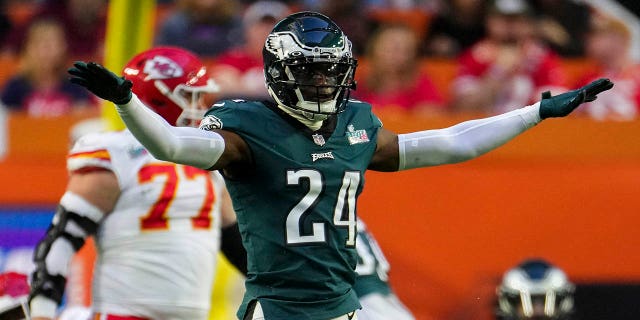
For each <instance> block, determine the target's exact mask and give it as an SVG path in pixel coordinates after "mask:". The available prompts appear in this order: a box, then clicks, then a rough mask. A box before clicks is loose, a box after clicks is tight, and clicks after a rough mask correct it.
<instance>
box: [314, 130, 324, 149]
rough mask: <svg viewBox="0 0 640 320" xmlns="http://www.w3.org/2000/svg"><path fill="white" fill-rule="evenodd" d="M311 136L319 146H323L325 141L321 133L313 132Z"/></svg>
mask: <svg viewBox="0 0 640 320" xmlns="http://www.w3.org/2000/svg"><path fill="white" fill-rule="evenodd" d="M311 137H312V138H313V142H314V143H315V144H317V145H319V146H321V147H322V146H324V144H325V143H326V141H324V137H323V136H322V135H321V134H317V133H316V134H314V135H312V136H311Z"/></svg>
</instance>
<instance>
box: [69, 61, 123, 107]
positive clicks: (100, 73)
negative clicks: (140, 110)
mask: <svg viewBox="0 0 640 320" xmlns="http://www.w3.org/2000/svg"><path fill="white" fill-rule="evenodd" d="M67 72H68V73H69V74H70V75H71V78H69V80H70V81H71V82H73V83H75V84H78V85H81V86H83V87H85V88H87V89H88V90H89V91H91V92H93V94H95V95H96V96H98V97H100V98H102V99H105V100H109V101H111V102H113V103H115V104H126V103H127V102H129V100H131V87H132V86H133V83H132V82H131V81H130V80H127V79H125V78H124V77H119V76H117V75H116V74H115V73H113V72H111V71H109V70H107V69H106V68H105V67H103V66H101V65H99V64H97V63H95V62H89V63H86V62H83V61H76V62H75V63H74V64H73V67H72V68H69V70H67Z"/></svg>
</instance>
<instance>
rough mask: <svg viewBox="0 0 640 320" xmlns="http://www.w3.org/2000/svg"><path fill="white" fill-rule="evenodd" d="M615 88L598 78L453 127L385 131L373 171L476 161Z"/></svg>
mask: <svg viewBox="0 0 640 320" xmlns="http://www.w3.org/2000/svg"><path fill="white" fill-rule="evenodd" d="M612 87H613V83H612V82H611V81H609V79H598V80H596V81H594V82H592V83H590V84H588V85H586V86H584V87H581V88H579V89H576V90H573V91H568V92H565V93H562V94H559V95H557V96H551V94H550V93H548V92H545V93H544V94H543V95H542V100H541V101H539V102H537V103H535V104H533V105H530V106H526V107H524V108H521V109H517V110H513V111H510V112H507V113H503V114H501V115H497V116H494V117H489V118H484V119H477V120H471V121H465V122H462V123H459V124H457V125H454V126H452V127H449V128H444V129H437V130H426V131H419V132H413V133H408V134H400V135H397V140H396V139H395V138H396V137H395V136H394V134H393V133H391V132H389V131H386V130H381V132H380V133H379V134H378V143H379V145H378V149H377V150H376V155H374V158H373V161H372V163H371V165H370V169H373V170H381V171H388V170H389V169H390V168H391V167H393V168H398V169H397V170H405V169H412V168H420V167H427V166H434V165H440V164H448V163H457V162H462V161H466V160H469V159H473V158H475V157H478V156H480V155H482V154H484V153H487V152H489V151H491V150H493V149H495V148H497V147H499V146H501V145H503V144H505V143H506V142H507V141H509V140H511V139H513V138H514V137H516V136H517V135H519V134H521V133H522V132H524V131H526V130H527V129H529V128H531V127H533V126H535V125H536V124H538V123H539V122H540V121H542V120H543V119H546V118H551V117H564V116H566V115H568V114H570V113H571V112H572V111H573V110H574V109H575V108H577V107H578V106H579V105H581V104H582V103H584V102H589V101H593V100H595V99H596V98H597V95H598V94H599V93H601V92H603V91H606V90H609V89H611V88H612ZM396 141H397V143H396ZM395 155H397V158H396V157H395Z"/></svg>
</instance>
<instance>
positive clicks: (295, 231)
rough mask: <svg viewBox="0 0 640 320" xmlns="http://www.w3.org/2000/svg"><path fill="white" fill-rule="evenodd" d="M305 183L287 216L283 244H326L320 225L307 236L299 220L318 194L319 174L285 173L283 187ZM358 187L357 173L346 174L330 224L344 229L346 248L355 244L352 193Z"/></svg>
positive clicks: (319, 185) (320, 187)
mask: <svg viewBox="0 0 640 320" xmlns="http://www.w3.org/2000/svg"><path fill="white" fill-rule="evenodd" d="M302 179H308V180H309V190H308V191H307V193H306V194H305V195H304V197H303V198H302V199H300V202H298V204H296V205H295V206H294V207H293V208H292V209H291V211H289V215H288V216H287V243H288V244H301V243H313V242H324V241H326V235H325V226H324V223H323V222H314V223H313V224H312V226H313V229H312V231H311V234H307V235H302V234H301V229H302V227H301V220H302V218H303V217H304V216H305V215H307V214H309V213H310V211H309V208H311V207H312V206H314V205H315V203H316V201H317V200H318V197H319V196H320V194H321V193H322V189H323V185H322V184H323V181H324V179H323V178H322V174H321V173H320V172H319V171H317V170H313V169H302V170H297V171H295V170H289V171H287V185H289V186H295V185H300V180H302ZM359 184H360V172H358V171H346V172H345V173H344V176H343V177H342V186H341V187H340V190H339V191H338V197H337V201H336V205H335V210H334V212H333V224H334V225H336V226H338V227H343V228H347V230H348V237H347V241H346V243H345V244H346V245H347V246H355V244H356V192H357V190H358V185H359ZM345 205H346V206H347V216H346V220H345V219H343V212H344V209H345V208H344V206H345Z"/></svg>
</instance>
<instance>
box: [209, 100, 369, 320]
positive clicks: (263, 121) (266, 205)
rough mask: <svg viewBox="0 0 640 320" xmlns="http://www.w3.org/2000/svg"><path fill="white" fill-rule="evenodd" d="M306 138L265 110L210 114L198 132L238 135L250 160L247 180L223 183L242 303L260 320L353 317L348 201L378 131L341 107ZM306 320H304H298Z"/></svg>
mask: <svg viewBox="0 0 640 320" xmlns="http://www.w3.org/2000/svg"><path fill="white" fill-rule="evenodd" d="M349 104H350V105H349V106H348V107H347V108H346V110H345V111H344V112H343V113H341V114H340V115H339V116H338V117H334V118H330V119H329V120H325V126H326V127H325V128H321V129H320V130H318V131H316V132H312V131H311V130H309V129H308V128H306V127H304V126H302V124H300V123H298V122H296V121H292V119H290V118H288V117H287V116H286V115H283V114H281V112H282V111H280V109H278V108H277V107H276V106H275V105H273V104H270V103H268V102H264V103H263V102H250V101H242V100H237V101H224V102H221V103H219V104H216V105H214V107H213V108H212V109H210V110H209V111H208V113H207V115H206V116H205V118H204V119H203V121H202V124H201V129H222V130H228V131H232V132H234V133H236V134H238V135H240V136H241V137H242V138H243V139H244V141H245V142H246V143H247V144H248V146H249V148H250V149H251V153H252V155H253V163H252V167H251V168H249V169H247V171H246V174H242V175H241V176H239V177H236V176H235V175H234V177H233V178H228V179H226V183H227V188H228V189H229V193H230V194H231V197H232V199H233V203H234V209H235V211H236V214H237V216H238V224H239V227H240V231H241V233H242V235H243V243H244V246H245V248H246V249H247V253H248V256H247V258H248V269H249V275H248V278H247V281H246V289H247V294H245V299H244V302H243V303H244V304H243V306H241V308H240V311H239V314H238V315H239V317H240V319H242V318H243V316H244V310H245V308H246V305H247V304H248V303H249V302H250V301H251V300H254V299H258V300H259V301H260V304H261V306H262V310H263V312H264V313H265V317H266V318H267V319H269V318H274V319H300V315H301V314H302V313H303V314H305V315H308V319H330V318H333V317H337V316H340V315H343V314H346V313H348V312H351V311H353V310H355V309H357V308H358V307H359V303H358V298H357V297H356V295H355V293H354V292H353V290H351V286H352V285H353V283H354V279H355V275H356V274H355V272H354V269H355V267H356V264H357V253H356V250H355V242H356V234H357V226H356V198H357V197H358V195H359V194H360V192H361V191H362V186H363V183H364V172H365V171H366V169H367V167H368V165H369V163H370V161H371V158H372V156H373V153H374V151H375V148H376V143H375V141H376V137H377V133H378V129H379V128H380V127H381V123H380V121H379V120H378V118H377V117H375V116H374V115H373V114H372V113H371V107H370V105H368V104H364V103H359V102H354V101H350V102H349ZM304 319H307V318H304Z"/></svg>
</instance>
